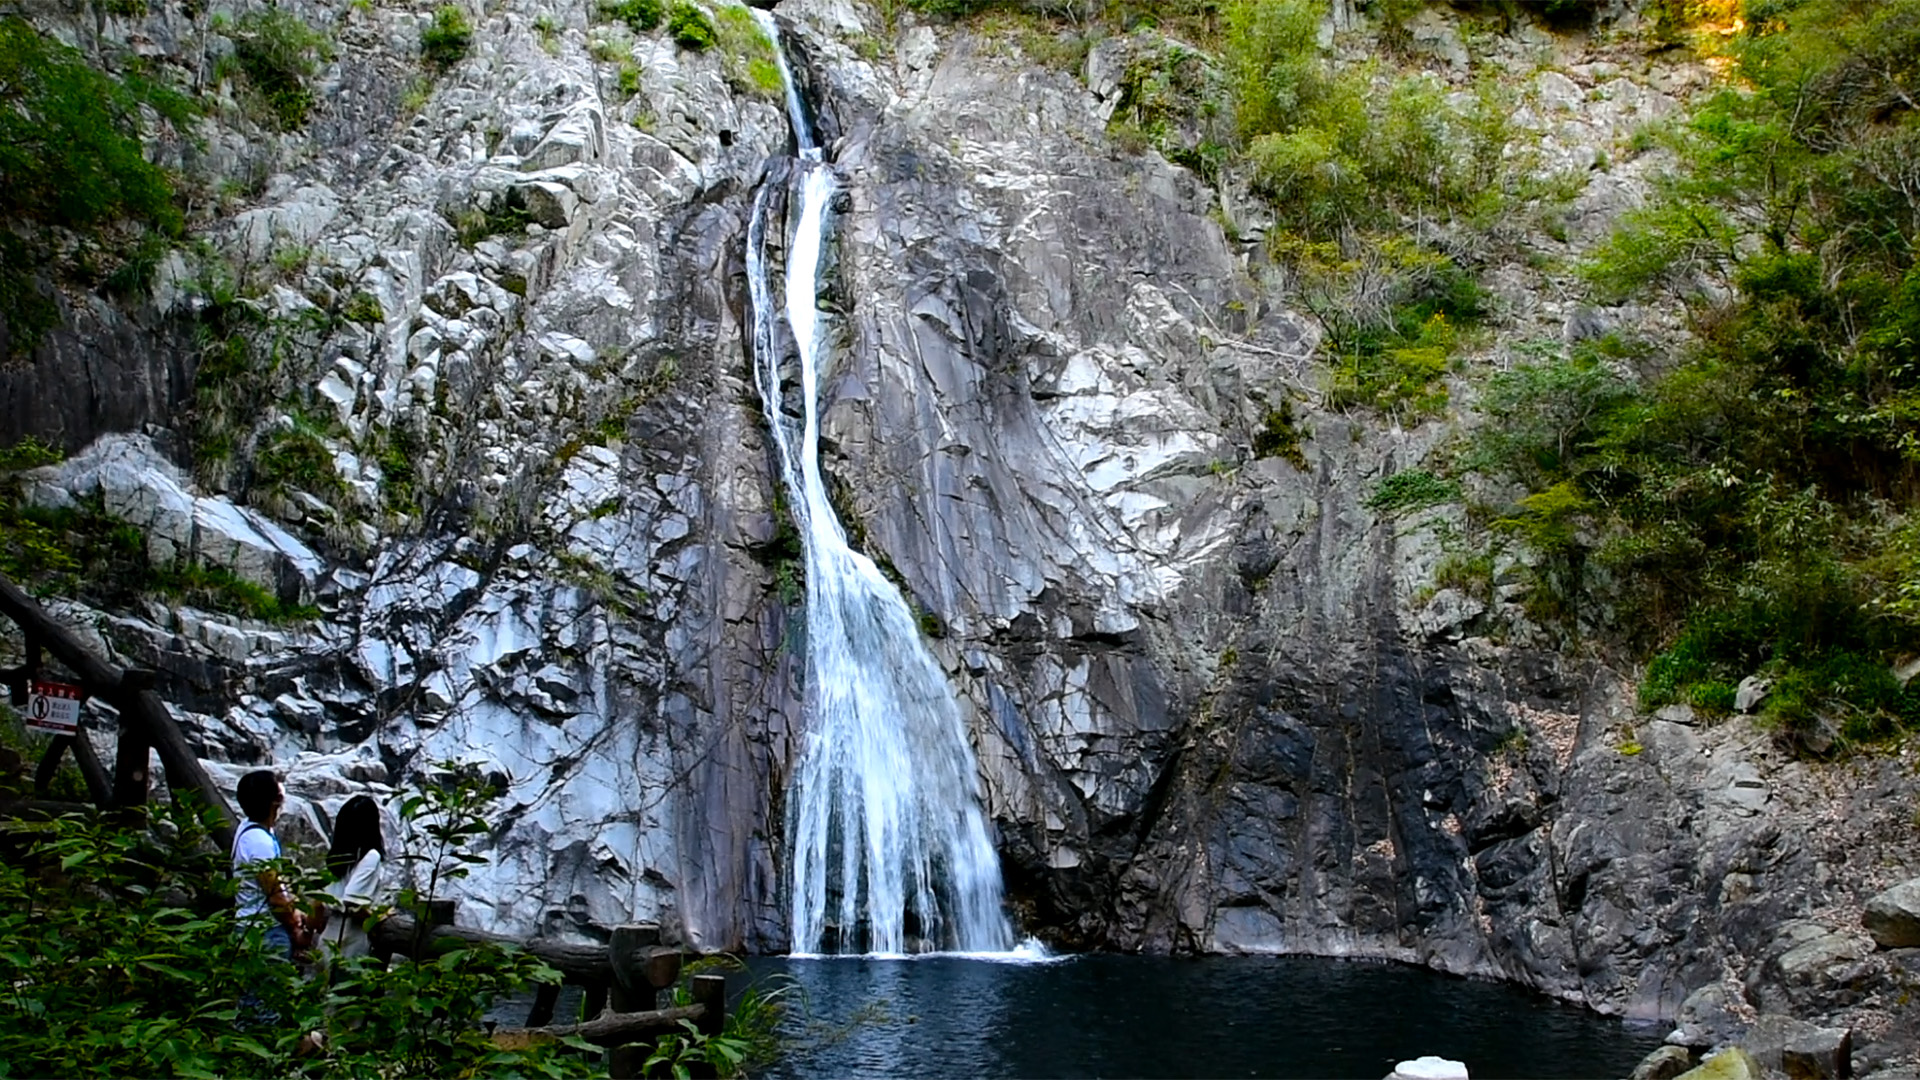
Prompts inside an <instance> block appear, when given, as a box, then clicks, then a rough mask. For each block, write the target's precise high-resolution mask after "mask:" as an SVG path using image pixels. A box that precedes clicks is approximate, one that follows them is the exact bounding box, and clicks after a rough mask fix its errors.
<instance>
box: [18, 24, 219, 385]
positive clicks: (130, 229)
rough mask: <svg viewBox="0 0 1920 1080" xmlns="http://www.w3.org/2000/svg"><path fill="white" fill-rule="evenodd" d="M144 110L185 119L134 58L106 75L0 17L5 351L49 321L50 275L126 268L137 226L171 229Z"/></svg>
mask: <svg viewBox="0 0 1920 1080" xmlns="http://www.w3.org/2000/svg"><path fill="white" fill-rule="evenodd" d="M146 110H150V111H151V115H152V116H153V117H155V118H156V119H158V120H159V121H161V122H162V123H169V124H184V123H186V122H187V121H188V120H189V119H191V117H192V115H193V106H192V104H191V102H189V101H188V100H187V99H186V98H185V97H183V96H182V95H180V94H178V93H175V92H174V91H172V90H171V89H169V88H168V87H166V86H164V85H161V84H160V83H158V82H156V81H154V80H152V79H150V78H148V77H147V76H146V75H145V74H144V73H142V71H141V69H140V67H139V65H137V64H136V65H134V66H133V69H132V70H131V71H130V72H129V73H128V74H126V75H124V76H120V77H115V76H113V75H109V74H107V73H106V72H104V71H102V70H100V69H99V68H98V67H96V66H95V64H94V63H93V62H92V61H90V60H89V59H88V58H87V57H86V56H85V55H83V54H81V53H80V52H79V51H77V50H75V49H73V48H70V47H68V46H66V45H63V44H61V43H60V42H58V41H55V40H53V39H51V38H49V37H46V36H45V35H43V34H41V33H40V32H39V31H37V30H35V29H34V28H33V27H32V26H29V25H28V24H27V23H26V21H25V20H23V19H21V18H19V17H18V16H11V15H9V16H4V17H0V320H4V321H5V324H6V328H7V347H8V348H9V349H10V350H11V351H13V352H21V351H25V350H28V349H30V348H32V346H33V345H34V344H35V343H36V342H37V341H38V340H39V338H40V335H42V334H44V333H45V332H46V331H47V330H48V329H50V328H51V327H52V326H53V324H54V322H55V320H56V319H57V317H58V311H57V308H56V307H55V305H54V302H53V299H52V297H51V295H50V294H49V292H48V286H49V284H50V281H49V280H48V279H47V278H46V277H45V275H46V274H47V273H48V272H52V273H54V274H59V275H66V274H71V273H74V272H76V271H82V270H87V269H89V268H91V267H99V265H100V264H101V263H102V262H105V263H106V264H107V265H108V266H109V267H111V266H112V265H114V264H116V263H120V264H125V263H128V262H131V261H132V256H133V255H135V254H137V253H140V252H143V251H147V250H149V248H148V246H147V245H144V244H143V242H142V239H143V236H142V234H143V233H144V232H145V231H146V230H155V231H157V232H159V233H161V234H172V233H175V232H177V231H178V230H179V228H180V225H181V214H180V210H179V207H178V206H177V205H176V203H175V201H174V188H173V180H172V178H171V177H170V176H169V175H168V174H167V172H166V171H165V170H163V169H161V168H159V167H158V166H155V165H154V164H152V163H151V162H149V161H148V160H147V158H146V154H145V150H144V148H143V146H142V144H141V138H142V136H143V135H144V134H146V133H147V129H146V126H145V123H144V121H143V111H146ZM50 230H57V231H50ZM63 238H70V239H71V240H73V241H75V242H74V243H63V242H62V240H63ZM93 272H94V273H99V272H100V271H98V270H94V271H93ZM106 272H107V273H114V271H111V270H108V271H106Z"/></svg>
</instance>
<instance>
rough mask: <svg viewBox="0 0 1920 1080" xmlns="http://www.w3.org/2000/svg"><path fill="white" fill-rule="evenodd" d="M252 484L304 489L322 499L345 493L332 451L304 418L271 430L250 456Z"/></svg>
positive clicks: (343, 483) (277, 489)
mask: <svg viewBox="0 0 1920 1080" xmlns="http://www.w3.org/2000/svg"><path fill="white" fill-rule="evenodd" d="M253 481H254V484H255V486H257V487H259V488H263V489H266V490H269V491H282V492H284V491H305V492H308V493H310V494H313V495H318V496H321V497H322V498H326V497H333V498H338V497H341V496H344V495H345V494H346V493H347V486H346V482H345V481H343V480H341V479H340V473H339V471H338V470H337V469H335V468H334V464H333V454H332V452H330V451H329V450H328V449H327V447H326V444H325V443H324V442H322V441H321V438H320V433H319V432H318V431H317V430H315V429H314V428H313V427H312V426H311V425H309V424H308V423H306V422H305V421H301V420H296V421H295V423H294V424H293V426H292V427H289V428H285V429H282V430H280V431H277V432H275V433H274V434H273V435H272V436H271V437H270V438H269V439H268V440H267V442H266V445H265V446H263V447H262V448H261V449H260V451H259V452H258V453H256V454H255V455H254V457H253Z"/></svg>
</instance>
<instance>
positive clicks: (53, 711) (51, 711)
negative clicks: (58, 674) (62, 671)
mask: <svg viewBox="0 0 1920 1080" xmlns="http://www.w3.org/2000/svg"><path fill="white" fill-rule="evenodd" d="M81 696H82V692H81V690H80V688H79V687H77V686H71V685H69V684H67V683H58V682H41V681H40V680H39V679H35V680H33V681H32V682H31V683H29V684H28V686H27V729H28V730H29V731H46V732H51V733H53V734H55V735H72V734H73V733H75V732H77V731H79V730H80V698H81Z"/></svg>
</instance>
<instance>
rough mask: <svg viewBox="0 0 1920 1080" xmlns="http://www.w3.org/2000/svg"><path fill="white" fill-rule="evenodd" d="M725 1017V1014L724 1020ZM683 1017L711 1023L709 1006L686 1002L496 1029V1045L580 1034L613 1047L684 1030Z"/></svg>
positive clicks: (519, 1044)
mask: <svg viewBox="0 0 1920 1080" xmlns="http://www.w3.org/2000/svg"><path fill="white" fill-rule="evenodd" d="M724 1019H725V1018H724V1017H723V1018H722V1022H724ZM682 1020H691V1021H693V1022H694V1024H695V1026H699V1025H701V1024H703V1023H705V1022H707V1008H706V1006H704V1005H686V1006H683V1007H681V1008H678V1009H649V1010H648V1011H646V1012H631V1013H607V1014H606V1015H604V1016H598V1017H595V1018H594V1019H592V1020H588V1021H585V1022H584V1023H579V1024H554V1025H549V1026H547V1027H537V1028H500V1029H497V1030H496V1031H494V1033H493V1041H494V1043H495V1044H496V1045H499V1046H502V1047H506V1048H509V1049H512V1048H517V1047H527V1046H532V1045H534V1044H536V1043H542V1042H551V1041H553V1040H555V1039H561V1038H565V1037H567V1036H569V1035H577V1036H579V1037H580V1038H583V1039H585V1040H587V1041H588V1042H590V1043H592V1044H594V1045H595V1046H604V1047H606V1048H607V1049H609V1050H612V1049H616V1048H618V1047H622V1046H626V1045H628V1044H629V1043H636V1042H645V1041H648V1040H650V1039H657V1038H659V1037H660V1036H662V1035H673V1034H676V1033H682V1032H684V1031H685V1030H686V1029H685V1028H682V1027H681V1026H680V1021H682Z"/></svg>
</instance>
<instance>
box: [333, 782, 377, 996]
mask: <svg viewBox="0 0 1920 1080" xmlns="http://www.w3.org/2000/svg"><path fill="white" fill-rule="evenodd" d="M386 854H387V847H386V844H385V843H384V842H383V841H382V840H381V837H380V805H379V804H378V803H376V802H374V801H373V800H372V799H371V798H369V797H367V796H365V795H355V796H354V797H353V798H351V799H348V800H347V801H346V804H345V805H344V806H342V807H340V812H339V813H338V814H336V815H334V819H333V843H332V844H330V845H329V846H328V847H327V871H328V872H329V873H331V874H332V875H333V879H334V880H333V882H332V883H331V884H329V885H328V886H327V887H326V891H327V893H328V894H329V895H331V896H332V897H333V902H334V906H336V907H338V908H339V909H340V912H341V916H342V917H341V919H340V929H339V931H338V932H337V933H330V934H328V935H327V952H328V954H329V956H328V959H329V960H331V959H333V958H335V957H353V956H365V955H367V953H368V952H369V951H371V950H370V946H369V945H368V943H367V930H366V924H367V920H368V919H369V918H371V917H372V915H373V911H372V908H373V904H374V900H375V899H376V898H377V896H378V894H379V891H380V864H381V863H382V862H383V861H384V860H385V858H386Z"/></svg>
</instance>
